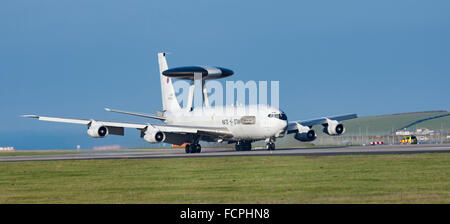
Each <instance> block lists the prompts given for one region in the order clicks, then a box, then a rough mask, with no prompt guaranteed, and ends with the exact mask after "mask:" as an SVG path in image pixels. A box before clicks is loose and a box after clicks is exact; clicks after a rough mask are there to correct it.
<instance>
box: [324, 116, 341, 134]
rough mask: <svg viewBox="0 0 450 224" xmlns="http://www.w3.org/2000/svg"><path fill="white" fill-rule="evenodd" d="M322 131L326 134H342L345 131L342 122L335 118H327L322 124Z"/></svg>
mask: <svg viewBox="0 0 450 224" xmlns="http://www.w3.org/2000/svg"><path fill="white" fill-rule="evenodd" d="M322 126H323V132H324V133H326V134H328V135H342V134H344V132H345V128H344V125H343V124H340V123H339V122H338V121H336V120H330V119H327V123H324V124H322Z"/></svg>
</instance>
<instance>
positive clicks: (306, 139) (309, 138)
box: [294, 130, 316, 142]
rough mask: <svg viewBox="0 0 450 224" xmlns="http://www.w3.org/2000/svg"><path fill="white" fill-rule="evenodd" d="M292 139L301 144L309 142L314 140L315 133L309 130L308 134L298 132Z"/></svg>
mask: <svg viewBox="0 0 450 224" xmlns="http://www.w3.org/2000/svg"><path fill="white" fill-rule="evenodd" d="M294 138H295V139H297V140H299V141H301V142H311V141H314V140H315V139H316V132H315V131H314V130H309V131H308V132H299V133H296V134H295V135H294Z"/></svg>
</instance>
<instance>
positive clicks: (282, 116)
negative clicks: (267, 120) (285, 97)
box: [268, 112, 287, 121]
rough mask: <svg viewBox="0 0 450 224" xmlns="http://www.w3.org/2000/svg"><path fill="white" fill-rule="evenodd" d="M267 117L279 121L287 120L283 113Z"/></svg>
mask: <svg viewBox="0 0 450 224" xmlns="http://www.w3.org/2000/svg"><path fill="white" fill-rule="evenodd" d="M268 116H269V117H274V118H278V119H280V120H283V121H286V120H287V116H286V114H285V113H283V112H281V114H269V115H268Z"/></svg>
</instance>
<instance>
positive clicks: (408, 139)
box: [400, 135, 417, 144]
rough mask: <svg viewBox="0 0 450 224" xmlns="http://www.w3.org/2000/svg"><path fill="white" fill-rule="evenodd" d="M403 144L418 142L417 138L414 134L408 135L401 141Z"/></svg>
mask: <svg viewBox="0 0 450 224" xmlns="http://www.w3.org/2000/svg"><path fill="white" fill-rule="evenodd" d="M400 143H401V144H417V138H416V136H414V135H407V136H405V137H404V138H403V139H402V140H401V141H400Z"/></svg>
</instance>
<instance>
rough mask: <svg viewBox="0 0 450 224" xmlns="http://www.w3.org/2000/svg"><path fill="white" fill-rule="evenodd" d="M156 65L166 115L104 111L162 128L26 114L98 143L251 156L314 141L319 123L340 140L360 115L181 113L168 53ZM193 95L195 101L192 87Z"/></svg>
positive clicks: (232, 109)
mask: <svg viewBox="0 0 450 224" xmlns="http://www.w3.org/2000/svg"><path fill="white" fill-rule="evenodd" d="M158 62H159V69H160V79H161V92H162V104H163V111H162V112H160V113H159V116H155V115H148V114H142V113H133V112H126V111H120V110H113V109H109V108H105V109H106V110H107V111H110V112H116V113H122V114H128V115H133V116H141V117H146V118H151V119H157V120H160V121H163V122H164V124H148V123H147V124H136V123H123V122H109V121H98V120H82V119H69V118H58V117H45V116H38V115H23V117H30V118H37V119H39V120H42V121H52V122H63V123H73V124H83V125H87V128H88V129H87V134H88V135H90V136H91V137H94V138H103V137H106V136H107V135H109V134H111V135H122V136H123V135H124V128H135V129H138V130H140V131H141V138H143V139H144V140H145V141H147V142H150V143H160V142H166V143H170V144H176V145H182V144H184V143H187V144H186V147H185V151H186V153H199V152H200V151H201V146H200V144H199V142H200V141H206V142H219V143H220V142H228V143H235V148H236V151H244V150H245V151H247V150H251V148H252V146H251V143H252V142H254V141H258V140H265V141H266V143H267V147H266V148H267V149H268V150H274V149H275V140H276V139H277V138H281V137H283V136H284V135H285V134H291V133H295V135H294V137H295V139H297V140H299V141H313V140H314V139H316V133H315V132H314V130H312V129H311V128H312V126H314V125H318V124H321V125H323V127H324V128H323V131H324V132H325V133H326V134H328V135H340V134H343V133H344V131H345V129H344V126H343V125H342V124H341V123H339V121H342V120H348V119H353V118H356V117H357V116H356V114H346V115H340V116H332V117H326V118H320V119H313V120H305V121H293V122H290V123H288V119H287V116H286V114H285V113H284V112H283V111H281V110H279V109H278V108H274V107H271V106H263V105H248V106H225V107H209V105H208V104H207V102H205V107H201V108H194V109H192V100H191V99H190V102H188V105H187V106H186V107H185V108H181V107H180V104H179V103H178V101H177V99H176V96H175V91H174V88H173V85H172V80H171V78H169V77H167V76H165V75H164V74H163V73H164V71H167V70H168V66H167V61H166V55H165V53H158ZM184 68H198V67H184ZM175 70H176V69H175ZM204 70H206V71H207V73H208V72H209V74H210V77H215V78H217V77H219V78H220V77H226V76H229V75H231V74H233V73H232V71H231V70H227V69H224V68H220V67H214V68H212V67H204ZM230 72H231V73H230ZM180 74H181V73H180ZM206 76H207V75H206ZM190 91H191V93H190V97H191V95H192V88H191V90H190ZM203 93H204V97H205V99H204V100H205V101H206V96H207V94H205V91H204V92H203Z"/></svg>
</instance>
